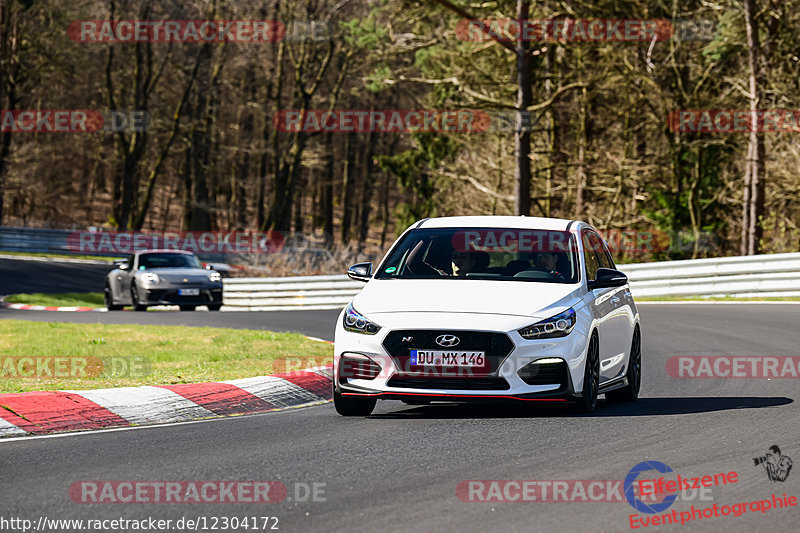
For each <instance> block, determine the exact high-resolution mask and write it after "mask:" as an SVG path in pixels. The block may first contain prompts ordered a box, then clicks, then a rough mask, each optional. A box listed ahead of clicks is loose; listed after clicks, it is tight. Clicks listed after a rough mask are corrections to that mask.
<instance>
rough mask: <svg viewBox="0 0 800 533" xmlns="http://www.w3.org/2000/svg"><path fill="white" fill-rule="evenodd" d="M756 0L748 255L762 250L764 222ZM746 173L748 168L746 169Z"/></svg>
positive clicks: (751, 20)
mask: <svg viewBox="0 0 800 533" xmlns="http://www.w3.org/2000/svg"><path fill="white" fill-rule="evenodd" d="M755 12H756V6H755V0H745V2H744V14H745V28H746V30H747V52H748V54H747V57H748V63H749V67H750V91H749V92H750V112H751V117H750V120H751V122H752V124H751V128H750V137H749V141H748V149H747V155H748V157H747V169H748V170H749V180H747V179H745V182H747V181H749V187H750V192H749V197H748V202H749V206H748V207H747V211H748V212H747V239H746V241H747V255H755V254H758V253H759V252H760V251H761V237H762V226H761V218H762V217H763V215H764V180H765V175H764V174H765V172H764V170H765V169H764V136H763V134H761V133H759V132H758V131H757V129H758V128H757V126H758V122H757V115H756V111H757V110H758V106H759V104H760V102H761V86H762V83H761V79H760V78H761V69H760V64H759V63H760V61H761V59H760V57H759V54H760V43H759V36H758V22H757V21H756V18H755ZM745 175H746V176H747V175H748V172H747V171H745Z"/></svg>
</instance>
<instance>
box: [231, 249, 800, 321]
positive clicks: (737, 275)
mask: <svg viewBox="0 0 800 533" xmlns="http://www.w3.org/2000/svg"><path fill="white" fill-rule="evenodd" d="M619 268H620V270H622V271H623V272H625V274H627V275H628V278H629V279H630V282H631V292H632V293H633V295H634V297H658V296H726V295H736V296H742V297H759V296H761V297H767V296H800V253H791V254H774V255H757V256H746V257H725V258H720V259H695V260H687V261H664V262H659V263H640V264H631V265H620V266H619ZM363 286H364V284H363V283H361V282H359V281H353V280H351V279H349V278H348V277H347V276H344V275H341V276H306V277H298V278H239V279H227V280H225V306H226V307H227V308H228V309H240V310H245V309H247V310H253V311H265V310H274V311H279V310H289V309H338V308H341V307H344V306H345V305H346V304H347V302H349V301H350V299H351V298H352V297H353V296H355V295H356V294H358V292H359V291H360V290H361V288H362V287H363Z"/></svg>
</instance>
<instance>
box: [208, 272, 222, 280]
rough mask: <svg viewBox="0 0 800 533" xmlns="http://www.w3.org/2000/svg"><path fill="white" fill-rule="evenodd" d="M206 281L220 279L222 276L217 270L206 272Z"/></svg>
mask: <svg viewBox="0 0 800 533" xmlns="http://www.w3.org/2000/svg"><path fill="white" fill-rule="evenodd" d="M208 281H222V276H220V274H219V272H211V273H209V274H208Z"/></svg>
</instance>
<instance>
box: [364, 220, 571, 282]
mask: <svg viewBox="0 0 800 533" xmlns="http://www.w3.org/2000/svg"><path fill="white" fill-rule="evenodd" d="M579 264H580V263H579V261H578V255H577V244H576V240H575V236H574V234H572V233H571V232H569V231H549V230H527V229H510V228H509V229H506V228H437V229H417V230H412V231H410V232H408V233H407V234H406V235H405V237H404V238H403V240H402V241H401V242H400V243H399V244H398V245H397V247H395V249H394V250H393V251H392V253H391V255H390V256H389V257H388V258H387V259H386V261H384V263H383V264H382V265H381V266H380V268H379V271H378V272H377V273H376V274H375V277H376V278H377V279H393V278H394V279H495V280H509V281H535V282H543V283H577V282H578V281H579V280H580V275H579Z"/></svg>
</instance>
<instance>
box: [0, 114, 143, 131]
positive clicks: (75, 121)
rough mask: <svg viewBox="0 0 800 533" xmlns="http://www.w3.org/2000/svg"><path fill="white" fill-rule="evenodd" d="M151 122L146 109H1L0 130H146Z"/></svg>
mask: <svg viewBox="0 0 800 533" xmlns="http://www.w3.org/2000/svg"><path fill="white" fill-rule="evenodd" d="M149 125H150V115H149V114H148V113H147V111H136V110H133V111H123V110H117V111H99V110H91V109H89V110H87V109H82V110H76V109H50V110H42V109H36V110H13V111H12V110H6V109H4V110H1V111H0V132H3V133H6V132H9V133H95V132H119V131H126V130H129V131H145V130H146V129H147V128H148V127H149Z"/></svg>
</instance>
